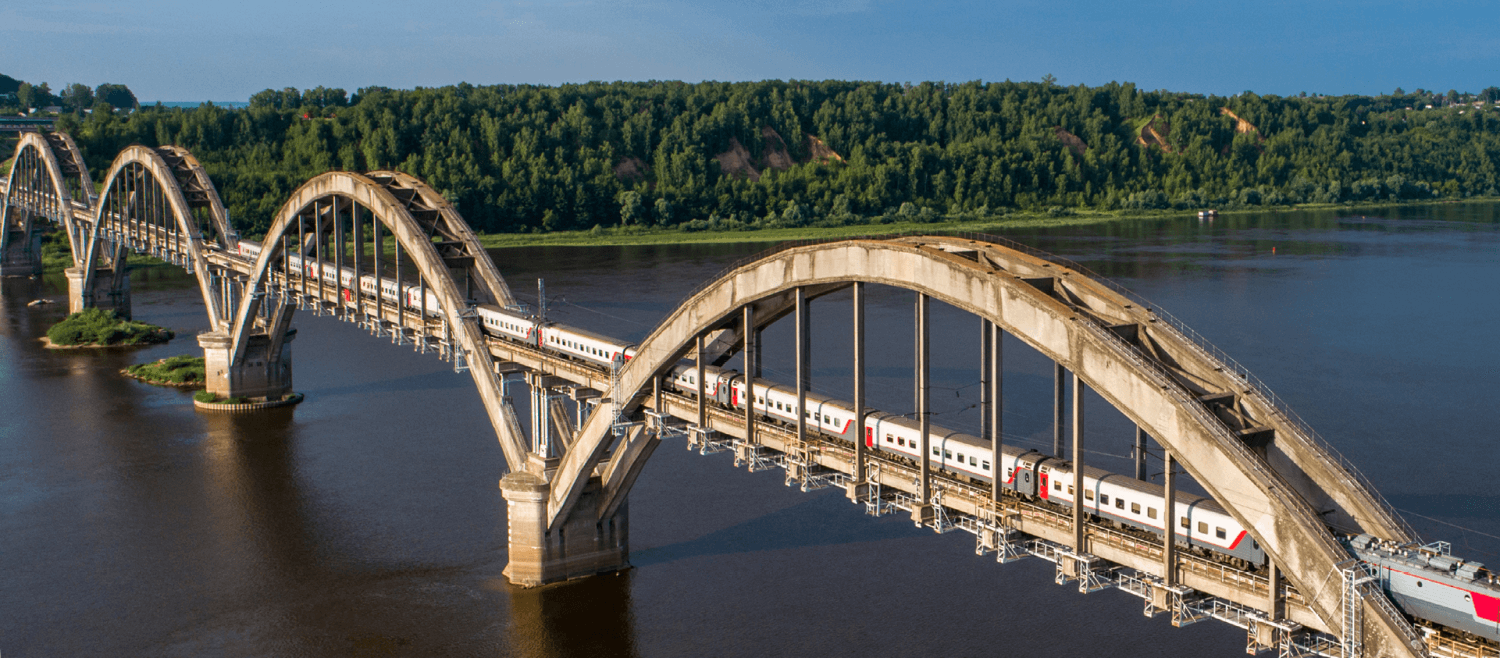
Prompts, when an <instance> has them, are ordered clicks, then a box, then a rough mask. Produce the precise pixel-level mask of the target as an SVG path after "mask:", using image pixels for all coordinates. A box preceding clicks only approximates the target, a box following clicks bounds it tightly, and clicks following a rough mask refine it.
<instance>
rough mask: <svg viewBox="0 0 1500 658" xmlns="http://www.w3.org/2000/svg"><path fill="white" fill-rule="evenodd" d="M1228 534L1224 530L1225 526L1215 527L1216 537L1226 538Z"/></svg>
mask: <svg viewBox="0 0 1500 658" xmlns="http://www.w3.org/2000/svg"><path fill="white" fill-rule="evenodd" d="M1226 534H1227V533H1225V532H1224V529H1223V528H1214V536H1215V537H1218V538H1219V539H1224V537H1225V535H1226Z"/></svg>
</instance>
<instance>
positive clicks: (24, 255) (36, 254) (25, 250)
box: [0, 231, 42, 276]
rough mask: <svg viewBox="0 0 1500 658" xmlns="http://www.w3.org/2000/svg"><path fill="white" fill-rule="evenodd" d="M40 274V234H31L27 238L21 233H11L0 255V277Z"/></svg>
mask: <svg viewBox="0 0 1500 658" xmlns="http://www.w3.org/2000/svg"><path fill="white" fill-rule="evenodd" d="M41 273H42V234H41V233H38V232H32V234H31V235H30V236H27V235H26V234H25V233H23V232H21V231H12V232H11V234H10V239H9V240H8V241H7V244H6V245H5V253H0V276H32V275H36V274H41Z"/></svg>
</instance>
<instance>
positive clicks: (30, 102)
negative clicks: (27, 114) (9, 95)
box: [16, 82, 57, 109]
mask: <svg viewBox="0 0 1500 658" xmlns="http://www.w3.org/2000/svg"><path fill="white" fill-rule="evenodd" d="M16 100H19V101H21V107H24V108H28V109H29V108H33V107H35V108H43V107H47V106H48V105H51V104H53V103H55V102H57V97H56V96H53V95H52V88H51V87H48V86H47V83H45V82H43V83H41V84H37V85H33V84H31V83H27V82H23V83H21V86H20V88H19V89H18V90H17V91H16Z"/></svg>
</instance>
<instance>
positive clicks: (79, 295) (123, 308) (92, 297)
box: [63, 267, 130, 319]
mask: <svg viewBox="0 0 1500 658" xmlns="http://www.w3.org/2000/svg"><path fill="white" fill-rule="evenodd" d="M63 274H64V275H66V276H67V277H68V312H69V313H77V312H79V311H82V310H83V309H86V308H102V309H107V310H112V311H114V312H115V313H116V314H117V315H119V316H120V317H122V318H127V319H128V318H130V272H129V271H126V272H122V273H121V274H120V276H119V282H118V287H116V286H117V284H116V281H115V279H116V277H115V271H114V270H109V269H103V270H94V280H93V290H85V289H84V282H83V279H84V270H83V268H80V267H70V268H68V269H66V270H64V271H63Z"/></svg>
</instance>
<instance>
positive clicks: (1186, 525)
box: [1180, 516, 1193, 530]
mask: <svg viewBox="0 0 1500 658" xmlns="http://www.w3.org/2000/svg"><path fill="white" fill-rule="evenodd" d="M1180 525H1182V527H1184V528H1187V529H1188V530H1192V529H1193V522H1192V521H1189V520H1188V517H1186V516H1184V517H1182V523H1181V524H1180Z"/></svg>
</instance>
